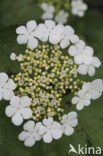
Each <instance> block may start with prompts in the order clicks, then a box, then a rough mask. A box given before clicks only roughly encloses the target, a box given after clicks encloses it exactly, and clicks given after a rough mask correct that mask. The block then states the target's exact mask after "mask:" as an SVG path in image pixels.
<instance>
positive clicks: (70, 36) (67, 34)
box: [60, 25, 79, 49]
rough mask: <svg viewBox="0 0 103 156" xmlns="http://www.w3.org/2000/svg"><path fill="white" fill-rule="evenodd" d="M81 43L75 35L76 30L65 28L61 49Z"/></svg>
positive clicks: (69, 27)
mask: <svg viewBox="0 0 103 156" xmlns="http://www.w3.org/2000/svg"><path fill="white" fill-rule="evenodd" d="M78 41H79V37H78V36H77V35H75V34H74V29H73V28H72V27H71V26H69V25H68V26H65V27H64V32H63V33H62V39H61V42H60V46H61V48H63V49H64V48H66V47H68V46H69V45H70V42H71V43H77V42H78Z"/></svg>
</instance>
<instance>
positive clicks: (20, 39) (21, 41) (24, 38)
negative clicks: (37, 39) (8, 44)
mask: <svg viewBox="0 0 103 156" xmlns="http://www.w3.org/2000/svg"><path fill="white" fill-rule="evenodd" d="M27 39H28V37H27V36H26V35H19V36H17V43H18V44H26V43H27Z"/></svg>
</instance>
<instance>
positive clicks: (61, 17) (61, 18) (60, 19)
mask: <svg viewBox="0 0 103 156" xmlns="http://www.w3.org/2000/svg"><path fill="white" fill-rule="evenodd" d="M68 17H69V13H68V12H65V11H64V10H60V11H59V12H58V14H57V15H56V16H55V22H56V23H60V24H65V23H66V22H67V19H68Z"/></svg>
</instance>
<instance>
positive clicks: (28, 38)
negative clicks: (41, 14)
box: [16, 20, 38, 50]
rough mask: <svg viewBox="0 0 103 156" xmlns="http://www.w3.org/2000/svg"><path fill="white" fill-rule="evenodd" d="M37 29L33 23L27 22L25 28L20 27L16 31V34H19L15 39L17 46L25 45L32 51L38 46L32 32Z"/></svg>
mask: <svg viewBox="0 0 103 156" xmlns="http://www.w3.org/2000/svg"><path fill="white" fill-rule="evenodd" d="M36 28H37V24H36V22H35V21H33V20H32V21H29V22H27V24H26V27H25V26H20V27H18V28H17V29H16V33H17V34H19V36H18V37H17V42H18V43H19V44H26V43H27V46H28V48H30V49H31V50H33V49H34V48H36V47H37V46H38V40H37V39H36V38H35V35H34V32H35V30H36Z"/></svg>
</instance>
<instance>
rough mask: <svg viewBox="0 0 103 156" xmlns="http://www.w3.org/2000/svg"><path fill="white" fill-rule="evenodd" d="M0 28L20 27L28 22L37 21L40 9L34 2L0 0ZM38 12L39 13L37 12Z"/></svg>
mask: <svg viewBox="0 0 103 156" xmlns="http://www.w3.org/2000/svg"><path fill="white" fill-rule="evenodd" d="M0 10H1V12H0V13H1V19H0V24H1V25H2V26H5V27H7V26H11V25H21V24H25V23H26V22H27V21H29V20H38V19H40V16H41V13H42V11H41V9H40V7H39V6H38V4H37V3H35V1H34V0H13V1H12V0H7V1H6V2H5V1H4V0H1V2H0ZM38 10H39V11H38Z"/></svg>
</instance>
